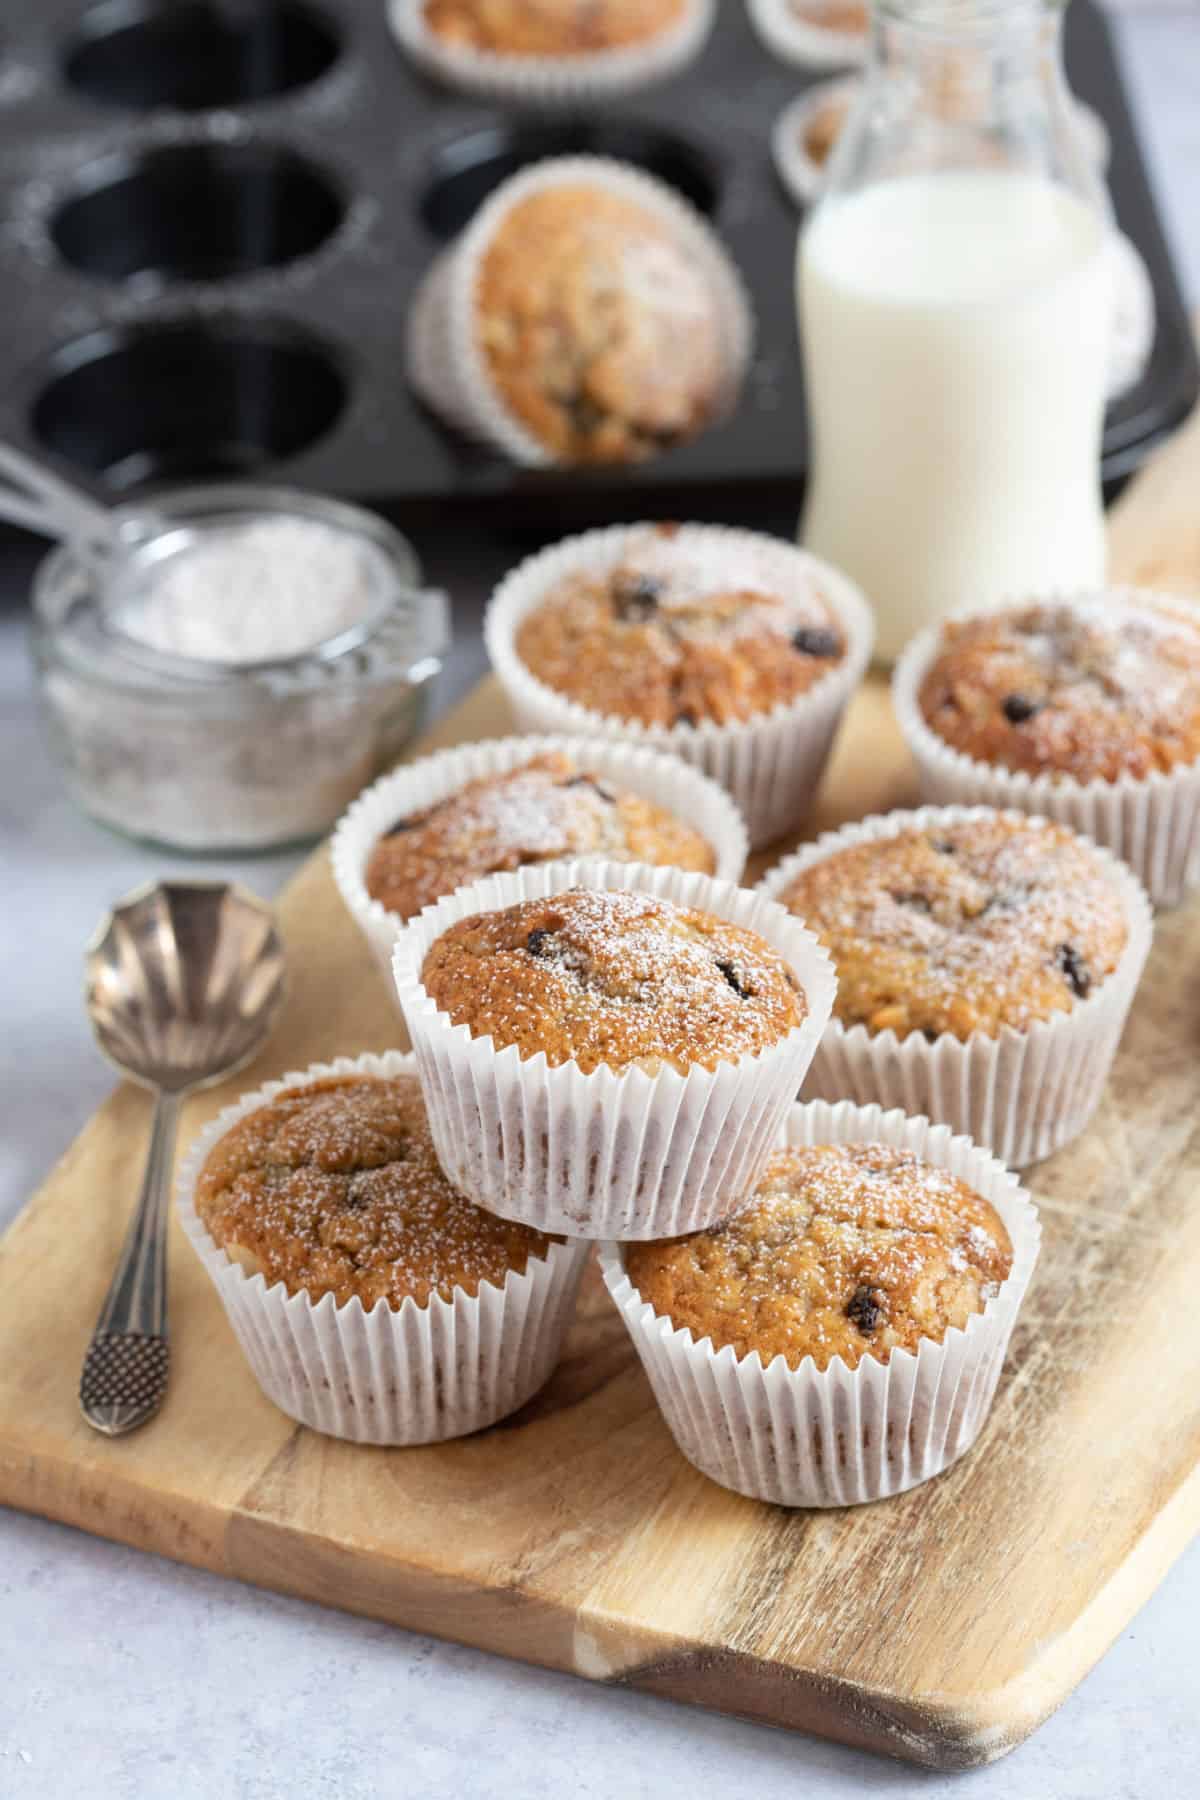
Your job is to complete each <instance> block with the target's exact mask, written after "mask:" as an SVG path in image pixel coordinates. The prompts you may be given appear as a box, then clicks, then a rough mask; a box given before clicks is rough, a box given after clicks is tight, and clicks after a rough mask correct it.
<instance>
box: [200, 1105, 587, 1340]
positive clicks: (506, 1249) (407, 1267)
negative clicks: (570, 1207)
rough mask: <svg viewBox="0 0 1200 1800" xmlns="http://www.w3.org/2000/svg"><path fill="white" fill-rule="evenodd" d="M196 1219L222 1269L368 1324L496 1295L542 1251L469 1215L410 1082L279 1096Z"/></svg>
mask: <svg viewBox="0 0 1200 1800" xmlns="http://www.w3.org/2000/svg"><path fill="white" fill-rule="evenodd" d="M196 1211H197V1212H198V1213H199V1215H200V1218H201V1219H202V1220H203V1222H204V1224H205V1226H206V1227H207V1228H208V1230H209V1232H210V1233H211V1235H212V1236H213V1238H214V1239H215V1240H216V1242H217V1243H218V1244H220V1245H221V1246H222V1247H223V1248H224V1250H225V1251H226V1253H227V1255H229V1256H231V1257H232V1258H233V1259H234V1260H235V1261H236V1262H239V1263H241V1265H242V1267H243V1268H244V1269H245V1270H246V1271H247V1273H248V1274H256V1273H258V1272H260V1271H261V1273H262V1274H263V1275H264V1276H265V1278H266V1281H267V1285H268V1287H269V1286H271V1285H272V1284H273V1283H275V1282H277V1281H282V1282H283V1284H284V1285H285V1287H286V1288H287V1290H288V1292H289V1293H290V1294H298V1293H301V1292H304V1293H306V1294H308V1296H309V1298H310V1299H311V1300H313V1301H314V1302H316V1301H318V1300H320V1299H321V1298H322V1296H323V1295H325V1294H332V1295H333V1297H334V1301H335V1302H336V1304H337V1305H338V1306H343V1305H344V1304H345V1303H346V1301H347V1300H351V1299H353V1298H354V1297H355V1296H356V1295H357V1297H358V1298H359V1299H360V1300H361V1301H362V1303H363V1305H364V1306H365V1307H366V1308H367V1309H368V1311H369V1310H370V1308H371V1307H372V1306H374V1304H375V1302H376V1301H377V1300H386V1301H387V1303H388V1305H389V1306H390V1307H392V1308H393V1310H398V1309H399V1307H400V1306H401V1304H402V1302H403V1301H404V1300H405V1298H406V1297H409V1296H411V1298H412V1299H413V1300H415V1301H416V1303H417V1305H418V1306H425V1305H426V1304H427V1303H428V1301H429V1298H430V1296H431V1295H432V1294H435V1293H437V1294H440V1295H441V1297H442V1299H443V1300H450V1299H451V1298H452V1297H453V1292H454V1289H455V1288H456V1287H460V1288H462V1290H463V1291H464V1293H467V1294H470V1295H472V1296H473V1295H475V1294H477V1293H478V1292H479V1284H480V1282H481V1281H490V1282H492V1283H493V1285H494V1286H496V1287H500V1286H502V1285H503V1283H504V1280H505V1278H506V1277H507V1275H508V1274H509V1272H510V1271H513V1272H515V1273H517V1274H522V1273H523V1272H524V1269H525V1265H526V1263H527V1261H528V1260H529V1258H530V1257H535V1258H541V1257H544V1256H545V1255H546V1252H547V1250H548V1248H549V1246H550V1245H551V1244H552V1243H560V1242H561V1241H562V1240H561V1239H559V1238H549V1237H546V1236H544V1235H543V1234H542V1233H541V1232H540V1231H533V1230H531V1229H530V1228H529V1227H528V1226H526V1225H517V1224H512V1223H510V1222H509V1221H508V1220H506V1219H498V1218H495V1217H493V1215H492V1214H491V1213H487V1212H483V1211H482V1210H481V1208H479V1207H478V1206H473V1205H472V1204H471V1202H470V1201H469V1200H468V1199H466V1198H465V1196H464V1195H462V1194H460V1193H458V1192H457V1190H456V1189H454V1188H452V1187H451V1186H450V1183H449V1182H448V1181H447V1180H446V1177H445V1176H444V1175H443V1174H442V1171H441V1168H440V1166H439V1164H438V1160H437V1157H436V1156H435V1155H434V1150H433V1139H432V1138H431V1136H430V1133H429V1123H428V1120H427V1119H426V1116H425V1102H424V1101H423V1100H422V1098H421V1089H420V1085H419V1083H418V1082H417V1079H416V1077H415V1076H414V1075H396V1076H392V1077H390V1078H387V1079H385V1078H382V1077H378V1076H365V1075H355V1076H342V1077H335V1078H331V1079H329V1080H327V1081H316V1082H313V1083H311V1084H309V1085H307V1086H304V1087H294V1088H287V1089H285V1091H284V1092H283V1093H281V1094H277V1095H276V1097H275V1098H274V1099H273V1100H270V1101H268V1102H267V1104H266V1105H264V1106H261V1107H259V1108H258V1110H257V1111H256V1112H252V1113H248V1114H247V1115H246V1117H245V1118H244V1119H239V1120H238V1122H237V1123H236V1124H235V1125H233V1126H231V1127H230V1129H229V1130H228V1131H227V1132H226V1133H225V1135H224V1137H222V1138H219V1139H218V1141H217V1142H216V1143H215V1144H214V1145H213V1147H212V1149H211V1150H210V1152H209V1154H208V1158H207V1160H206V1161H205V1164H204V1167H203V1169H202V1170H201V1172H200V1179H199V1181H198V1183H197V1187H196Z"/></svg>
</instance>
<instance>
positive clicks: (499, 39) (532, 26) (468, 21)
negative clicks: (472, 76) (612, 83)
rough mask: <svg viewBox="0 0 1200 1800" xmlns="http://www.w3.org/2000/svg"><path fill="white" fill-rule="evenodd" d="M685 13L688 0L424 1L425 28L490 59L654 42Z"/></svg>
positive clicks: (582, 52)
mask: <svg viewBox="0 0 1200 1800" xmlns="http://www.w3.org/2000/svg"><path fill="white" fill-rule="evenodd" d="M686 10H687V0H425V23H426V25H427V26H428V27H429V29H430V31H433V32H435V33H436V34H437V36H438V37H440V38H442V39H443V40H444V42H446V43H447V44H453V45H457V46H461V47H462V48H465V49H470V50H486V51H488V52H489V53H491V54H492V55H498V56H589V55H595V53H596V52H597V51H601V50H623V49H626V48H628V47H630V46H632V45H636V44H645V43H651V42H653V40H654V39H655V38H657V37H660V36H661V35H662V34H663V32H665V31H671V30H673V29H674V27H675V26H676V25H678V24H679V23H680V22H681V21H682V19H683V17H684V15H685V12H686Z"/></svg>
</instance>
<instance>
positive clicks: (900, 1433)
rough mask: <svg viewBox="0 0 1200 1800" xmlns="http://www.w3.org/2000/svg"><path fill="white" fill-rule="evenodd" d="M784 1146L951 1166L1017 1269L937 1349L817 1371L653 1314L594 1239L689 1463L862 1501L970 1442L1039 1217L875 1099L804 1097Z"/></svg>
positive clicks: (819, 1498) (790, 1498) (909, 1481)
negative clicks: (743, 1351)
mask: <svg viewBox="0 0 1200 1800" xmlns="http://www.w3.org/2000/svg"><path fill="white" fill-rule="evenodd" d="M778 1141H779V1143H780V1144H781V1145H794V1146H807V1145H815V1144H859V1143H884V1144H888V1145H891V1146H892V1147H893V1148H896V1149H905V1150H911V1151H912V1152H913V1153H914V1154H915V1155H917V1156H919V1157H921V1158H922V1159H923V1160H924V1161H926V1162H929V1163H932V1164H933V1165H934V1167H935V1168H939V1169H948V1170H950V1172H951V1173H952V1174H954V1175H956V1176H958V1178H959V1179H960V1180H961V1181H964V1182H966V1184H967V1185H968V1186H969V1187H971V1188H973V1189H974V1190H975V1191H976V1193H979V1194H982V1196H983V1198H984V1199H985V1200H988V1201H990V1202H991V1204H992V1205H993V1206H994V1207H995V1209H996V1211H997V1212H998V1213H999V1215H1000V1217H1001V1219H1003V1221H1004V1224H1005V1227H1006V1228H1007V1231H1008V1234H1009V1237H1010V1239H1011V1240H1012V1247H1013V1264H1012V1271H1011V1273H1010V1274H1009V1277H1008V1279H1007V1281H1005V1282H1004V1283H1003V1284H1002V1286H1001V1287H1000V1290H999V1292H998V1293H997V1294H996V1295H995V1296H994V1298H992V1299H991V1300H989V1301H988V1302H987V1303H986V1304H985V1306H984V1309H983V1311H982V1312H980V1313H976V1314H974V1315H973V1316H972V1317H971V1318H970V1319H969V1320H968V1321H967V1324H966V1327H965V1329H959V1327H957V1326H951V1327H950V1329H949V1330H948V1331H947V1333H946V1336H945V1338H944V1339H943V1341H942V1342H941V1343H940V1344H939V1343H936V1342H935V1341H934V1340H933V1339H932V1338H924V1339H922V1341H921V1343H920V1345H919V1347H918V1349H917V1351H916V1352H915V1353H914V1352H912V1351H909V1350H899V1349H898V1350H893V1351H892V1354H891V1357H890V1359H889V1361H888V1362H886V1363H882V1362H880V1361H879V1360H878V1359H877V1358H875V1357H873V1356H864V1357H863V1359H862V1361H861V1362H860V1363H859V1365H858V1367H857V1369H848V1368H847V1367H846V1365H845V1363H844V1362H843V1361H842V1359H841V1357H835V1358H834V1359H833V1361H832V1362H831V1363H830V1364H829V1366H828V1367H827V1368H826V1369H824V1370H820V1369H818V1368H817V1366H816V1364H815V1362H814V1361H813V1359H812V1357H811V1356H808V1357H805V1359H804V1361H803V1362H802V1363H801V1364H800V1366H799V1367H798V1368H796V1369H792V1368H790V1367H789V1366H788V1363H787V1361H786V1359H785V1358H784V1357H783V1356H776V1357H775V1358H774V1359H773V1361H772V1362H771V1363H770V1364H769V1365H768V1366H765V1367H764V1365H763V1361H762V1358H761V1357H760V1356H759V1355H758V1353H757V1352H754V1353H752V1354H750V1355H747V1356H743V1357H740V1358H739V1356H738V1355H737V1352H736V1351H735V1350H734V1348H733V1346H732V1345H726V1346H725V1348H724V1349H722V1350H720V1351H716V1350H714V1349H713V1346H712V1340H711V1339H710V1338H707V1337H705V1338H702V1339H701V1340H700V1341H699V1342H697V1341H696V1339H695V1338H694V1337H693V1335H692V1333H691V1331H690V1330H688V1329H687V1328H686V1327H683V1326H681V1327H679V1328H676V1327H674V1326H673V1325H672V1323H671V1320H670V1319H669V1318H667V1317H664V1316H663V1315H660V1314H658V1313H656V1312H655V1310H654V1308H653V1307H652V1306H651V1305H650V1304H649V1303H648V1302H647V1301H645V1300H643V1299H642V1297H641V1295H640V1294H639V1293H638V1291H637V1289H636V1288H635V1287H634V1286H633V1283H632V1282H631V1281H630V1279H629V1277H628V1275H627V1274H626V1273H625V1266H624V1262H623V1260H622V1256H621V1247H620V1245H619V1244H615V1243H609V1244H604V1245H602V1246H601V1249H600V1267H601V1270H602V1271H603V1274H604V1280H605V1283H606V1285H607V1287H608V1291H609V1293H610V1294H611V1295H612V1297H613V1300H614V1301H615V1303H616V1306H617V1309H618V1311H619V1312H620V1314H621V1317H622V1318H623V1319H624V1321H625V1324H626V1326H627V1328H628V1330H629V1334H630V1336H631V1337H632V1339H633V1342H634V1346H635V1348H636V1349H637V1353H638V1355H639V1357H640V1358H641V1360H642V1363H643V1365H644V1366H645V1369H646V1373H647V1374H648V1376H649V1377H650V1383H651V1386H652V1387H653V1389H654V1396H655V1399H656V1400H657V1401H658V1404H659V1407H660V1409H661V1410H662V1413H663V1415H664V1417H665V1419H666V1422H667V1425H668V1427H669V1429H670V1432H671V1435H672V1437H673V1438H674V1439H675V1442H676V1443H677V1445H678V1446H679V1449H680V1450H681V1451H682V1453H683V1455H684V1456H685V1457H686V1458H687V1459H688V1461H689V1462H690V1463H692V1464H694V1466H695V1467H696V1468H697V1469H699V1470H700V1471H701V1472H702V1473H703V1474H705V1475H707V1476H709V1477H710V1478H711V1479H712V1480H713V1481H716V1482H719V1483H720V1484H721V1486H722V1487H727V1488H733V1489H734V1490H735V1492H737V1493H739V1494H747V1495H749V1496H750V1497H751V1498H752V1499H757V1500H769V1501H773V1502H774V1503H775V1504H776V1505H779V1506H857V1505H861V1504H862V1503H863V1502H864V1501H869V1500H882V1499H884V1498H886V1497H887V1496H888V1495H889V1494H899V1493H902V1492H903V1491H904V1489H905V1488H911V1487H916V1486H917V1484H918V1483H919V1482H922V1481H928V1480H929V1479H930V1477H931V1476H934V1475H940V1474H941V1472H942V1470H943V1469H947V1468H949V1466H950V1464H951V1463H953V1462H955V1461H956V1460H957V1459H958V1458H959V1457H960V1456H962V1455H963V1453H964V1452H965V1451H967V1450H969V1449H970V1447H971V1445H972V1444H973V1443H974V1442H975V1439H976V1438H977V1437H978V1435H979V1432H980V1429H981V1427H982V1425H983V1422H984V1420H985V1419H986V1418H987V1414H988V1409H989V1408H990V1406H991V1404H992V1398H993V1396H994V1394H995V1391H996V1383H997V1381H998V1380H999V1377H1000V1370H1001V1368H1002V1366H1003V1363H1004V1357H1005V1352H1006V1351H1007V1349H1008V1341H1009V1338H1010V1336H1011V1334H1012V1328H1013V1324H1014V1322H1015V1320H1016V1316H1017V1312H1018V1310H1019V1308H1020V1305H1021V1301H1022V1300H1023V1298H1024V1296H1025V1290H1026V1288H1027V1287H1028V1286H1029V1278H1030V1276H1031V1275H1032V1273H1033V1267H1034V1264H1035V1262H1036V1261H1037V1254H1038V1248H1039V1244H1040V1240H1041V1225H1040V1224H1039V1221H1038V1215H1037V1208H1036V1207H1035V1206H1034V1204H1033V1202H1032V1200H1031V1199H1030V1196H1029V1195H1028V1194H1027V1193H1026V1192H1025V1190H1024V1189H1023V1188H1022V1187H1021V1186H1020V1185H1019V1183H1018V1181H1017V1178H1016V1176H1015V1175H1013V1174H1011V1173H1010V1172H1009V1171H1008V1170H1007V1169H1006V1168H1005V1167H1004V1165H1003V1163H1001V1162H999V1161H998V1160H997V1159H996V1158H995V1157H994V1156H991V1155H989V1154H988V1152H987V1151H986V1150H984V1149H982V1148H981V1147H980V1146H979V1145H977V1144H973V1143H972V1142H971V1140H970V1139H969V1138H965V1137H961V1136H954V1135H952V1134H951V1132H950V1131H949V1129H948V1128H947V1127H946V1126H944V1125H931V1124H930V1122H929V1120H928V1119H922V1118H906V1117H905V1115H904V1114H903V1113H901V1112H898V1111H890V1112H885V1111H884V1110H883V1109H882V1108H881V1107H878V1106H855V1105H853V1104H851V1102H849V1101H846V1100H843V1101H840V1102H839V1103H838V1104H837V1105H829V1104H827V1103H826V1102H824V1101H819V1100H818V1101H813V1102H810V1103H809V1104H807V1105H799V1106H795V1107H793V1108H792V1110H791V1112H790V1113H789V1115H788V1118H787V1121H786V1124H785V1127H784V1129H783V1132H782V1133H781V1135H780V1138H779V1140H778Z"/></svg>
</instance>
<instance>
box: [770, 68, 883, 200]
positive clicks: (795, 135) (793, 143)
mask: <svg viewBox="0 0 1200 1800" xmlns="http://www.w3.org/2000/svg"><path fill="white" fill-rule="evenodd" d="M861 79H862V78H861V77H860V76H858V75H835V76H834V77H833V79H832V80H830V81H818V82H815V83H814V84H813V86H812V87H807V88H805V89H804V91H803V93H800V94H797V95H796V98H795V99H794V100H792V101H790V102H789V103H788V105H787V106H785V107H784V109H783V111H782V112H781V113H780V115H779V117H778V118H777V119H776V121H775V123H774V125H773V126H772V128H771V153H772V155H773V156H774V158H775V168H776V170H777V171H778V174H779V179H780V180H781V181H782V183H783V185H784V187H785V188H786V189H787V191H788V193H789V195H790V196H791V198H792V199H793V200H794V201H795V203H796V205H797V206H799V207H805V206H807V205H808V204H809V202H810V201H811V200H813V198H814V197H815V195H816V192H817V189H818V188H819V187H820V185H821V181H822V178H823V176H824V174H825V170H826V168H827V166H828V165H827V164H826V163H824V162H818V161H817V159H816V158H815V157H814V156H813V155H812V154H811V153H810V151H809V148H808V132H809V127H810V126H811V125H812V123H813V121H814V119H815V118H816V117H817V116H818V115H819V114H820V113H821V112H822V111H823V110H824V108H825V107H826V106H829V105H831V104H835V103H837V102H838V101H844V103H845V105H846V107H847V108H849V107H850V106H851V105H853V103H854V100H855V98H856V96H857V94H858V92H859V88H860V86H861Z"/></svg>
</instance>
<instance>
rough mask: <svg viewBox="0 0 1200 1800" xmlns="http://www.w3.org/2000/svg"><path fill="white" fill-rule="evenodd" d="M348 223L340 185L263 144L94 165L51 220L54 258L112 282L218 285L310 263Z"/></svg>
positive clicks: (173, 151) (165, 151)
mask: <svg viewBox="0 0 1200 1800" xmlns="http://www.w3.org/2000/svg"><path fill="white" fill-rule="evenodd" d="M344 216H345V205H344V202H343V200H342V196H341V193H340V191H339V189H338V186H337V185H336V184H335V182H333V181H332V180H331V179H330V178H329V176H327V175H326V174H324V173H323V172H322V170H320V169H319V168H317V167H316V166H315V165H314V164H313V163H310V162H308V161H307V160H306V159H305V158H304V157H302V156H298V155H296V153H295V152H294V151H291V150H285V149H281V148H277V147H275V146H273V145H268V144H172V145H167V146H165V147H162V148H159V149H153V150H146V151H144V152H142V153H141V154H140V155H137V156H128V155H124V154H122V155H118V156H114V157H108V158H105V159H104V160H102V161H101V162H99V163H98V164H96V165H95V166H94V167H93V168H92V169H91V170H90V171H89V172H88V175H87V178H86V184H85V185H83V186H81V187H79V188H77V189H76V190H75V191H74V192H73V193H70V194H68V196H67V197H66V199H65V200H63V201H62V203H61V204H60V205H59V207H58V209H57V210H56V212H55V213H54V215H53V217H52V219H51V221H50V235H51V237H52V239H53V240H54V244H55V246H56V248H57V250H58V252H59V255H60V256H62V257H63V258H64V260H65V261H66V262H69V263H71V264H72V265H73V266H74V267H75V268H77V269H83V270H84V271H85V272H86V273H87V274H89V275H98V276H102V277H104V278H105V279H107V280H110V281H123V280H125V279H126V277H128V276H130V275H144V274H151V273H153V274H156V275H160V276H162V277H164V278H166V279H168V280H177V281H221V280H224V279H226V278H228V277H230V276H236V275H246V274H251V273H253V271H254V270H256V269H267V268H274V267H276V266H277V265H278V264H280V263H286V262H291V261H293V260H294V259H295V258H296V257H299V256H307V255H308V254H309V253H310V252H311V251H313V250H315V249H317V247H318V246H319V245H321V244H323V243H324V242H325V240H326V239H327V238H329V237H331V236H332V234H333V233H334V232H335V231H336V230H337V228H338V226H339V225H340V223H341V221H342V219H343V217H344Z"/></svg>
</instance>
